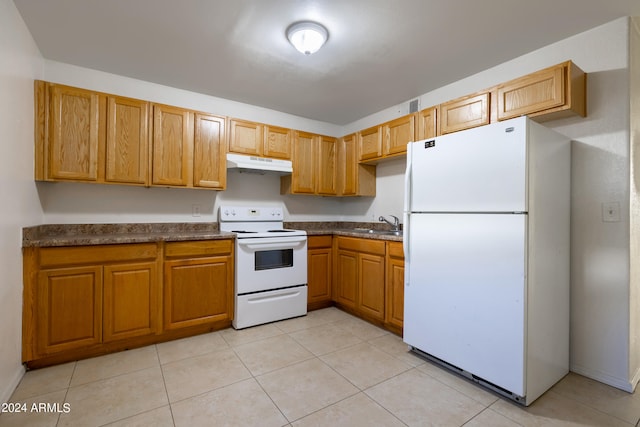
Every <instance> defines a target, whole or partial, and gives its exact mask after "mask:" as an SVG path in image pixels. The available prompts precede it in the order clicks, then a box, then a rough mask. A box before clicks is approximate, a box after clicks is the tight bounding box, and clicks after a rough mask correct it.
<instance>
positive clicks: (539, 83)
mask: <svg viewBox="0 0 640 427" xmlns="http://www.w3.org/2000/svg"><path fill="white" fill-rule="evenodd" d="M585 82H586V77H585V74H584V72H583V71H582V70H581V69H580V68H578V67H577V66H576V65H575V64H574V63H573V62H571V61H567V62H563V63H561V64H558V65H555V66H553V67H549V68H545V69H544V70H540V71H537V72H535V73H531V74H529V75H526V76H523V77H520V78H518V79H515V80H511V81H510V82H506V83H503V84H501V85H499V86H498V119H499V120H506V119H510V118H513V117H518V116H522V115H529V116H532V117H533V116H541V115H544V117H543V119H547V120H548V119H552V118H559V117H564V116H567V115H570V114H578V115H580V116H583V117H584V116H585V115H586V103H585V99H586V98H585V92H586V88H585Z"/></svg>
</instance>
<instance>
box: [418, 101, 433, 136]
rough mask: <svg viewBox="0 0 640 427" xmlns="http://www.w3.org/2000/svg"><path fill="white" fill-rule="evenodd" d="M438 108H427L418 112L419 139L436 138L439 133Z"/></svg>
mask: <svg viewBox="0 0 640 427" xmlns="http://www.w3.org/2000/svg"><path fill="white" fill-rule="evenodd" d="M437 123H438V108H437V107H431V108H425V109H424V110H422V111H420V112H418V137H417V138H416V139H417V140H418V141H419V140H421V139H428V138H435V137H436V135H437V133H436V132H437Z"/></svg>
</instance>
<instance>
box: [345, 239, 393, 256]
mask: <svg viewBox="0 0 640 427" xmlns="http://www.w3.org/2000/svg"><path fill="white" fill-rule="evenodd" d="M338 249H346V250H351V251H356V252H366V253H370V254H376V255H384V254H385V242H384V241H382V240H370V239H357V238H353V237H338Z"/></svg>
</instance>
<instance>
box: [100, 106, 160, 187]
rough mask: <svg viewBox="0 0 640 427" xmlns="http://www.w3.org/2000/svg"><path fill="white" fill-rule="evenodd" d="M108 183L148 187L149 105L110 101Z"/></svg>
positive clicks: (108, 110) (107, 159)
mask: <svg viewBox="0 0 640 427" xmlns="http://www.w3.org/2000/svg"><path fill="white" fill-rule="evenodd" d="M107 104H108V106H107V107H108V108H107V112H108V115H107V141H106V159H105V161H106V166H105V178H104V179H105V181H106V182H113V183H127V184H141V185H148V184H149V137H148V129H149V103H148V102H145V101H140V100H137V99H129V98H122V97H118V96H109V97H108V98H107Z"/></svg>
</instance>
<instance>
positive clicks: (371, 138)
mask: <svg viewBox="0 0 640 427" xmlns="http://www.w3.org/2000/svg"><path fill="white" fill-rule="evenodd" d="M358 149H359V160H360V161H361V162H362V161H366V160H372V159H377V158H378V157H380V156H382V127H381V126H373V127H370V128H368V129H364V130H361V131H360V132H358Z"/></svg>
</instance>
